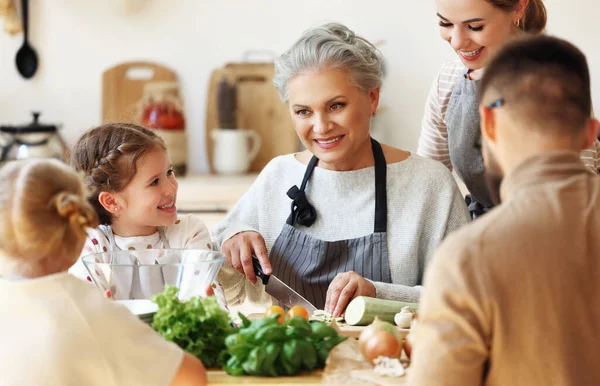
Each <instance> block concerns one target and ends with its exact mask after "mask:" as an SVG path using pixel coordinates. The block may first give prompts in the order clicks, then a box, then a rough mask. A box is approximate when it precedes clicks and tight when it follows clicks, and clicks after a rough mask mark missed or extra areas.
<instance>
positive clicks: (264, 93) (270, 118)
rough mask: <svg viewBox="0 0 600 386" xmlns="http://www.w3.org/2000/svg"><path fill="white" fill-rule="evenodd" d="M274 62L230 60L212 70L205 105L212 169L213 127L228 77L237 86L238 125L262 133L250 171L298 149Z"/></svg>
mask: <svg viewBox="0 0 600 386" xmlns="http://www.w3.org/2000/svg"><path fill="white" fill-rule="evenodd" d="M274 72H275V69H274V66H273V63H229V64H227V65H225V66H224V67H223V68H218V69H216V70H214V71H213V73H212V76H211V78H210V83H209V86H208V94H207V106H206V148H207V152H208V160H209V165H210V168H211V171H213V170H214V169H213V166H212V160H213V150H214V144H213V140H212V138H211V131H212V130H213V129H215V128H218V127H219V121H218V108H217V107H218V106H217V94H218V84H219V82H220V81H221V79H223V77H225V78H226V79H227V80H228V81H229V82H230V83H235V84H236V86H237V127H238V128H243V129H252V130H254V131H256V133H258V135H259V136H260V137H261V142H262V145H261V148H260V151H259V153H258V155H257V157H256V159H255V160H254V162H252V164H251V165H250V169H249V172H255V173H256V172H260V171H261V170H262V169H263V168H264V167H265V165H266V164H267V163H269V161H270V160H271V159H273V158H274V157H277V156H279V155H283V154H289V153H293V152H295V151H298V148H299V139H298V136H297V135H296V132H295V131H294V128H293V126H292V121H291V118H290V115H289V112H288V109H287V106H286V105H285V104H284V103H283V102H282V101H281V99H280V98H279V94H278V93H277V90H276V89H275V87H274V86H273V74H274Z"/></svg>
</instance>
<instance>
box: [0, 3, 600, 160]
mask: <svg viewBox="0 0 600 386" xmlns="http://www.w3.org/2000/svg"><path fill="white" fill-rule="evenodd" d="M127 1H131V2H142V3H145V6H144V7H143V8H142V9H141V10H139V11H137V12H134V13H131V14H125V13H123V12H120V11H119V9H120V8H119V7H118V4H119V3H122V2H127ZM130 4H131V3H130ZM434 4H435V3H434V0H296V1H291V0H245V1H244V0H30V24H31V32H30V36H31V40H32V45H33V46H34V47H35V48H36V49H37V51H38V54H39V56H40V60H41V65H40V68H39V72H38V73H37V74H36V76H35V77H34V78H33V79H32V80H29V81H27V80H23V79H22V78H21V77H20V76H19V75H18V73H17V71H16V68H15V64H14V56H15V54H16V51H17V50H18V48H19V46H20V44H21V41H22V36H17V37H12V38H11V37H9V36H8V35H6V34H5V33H3V32H0V123H2V124H6V123H22V122H26V121H27V120H28V119H29V112H30V111H32V110H40V111H42V112H43V116H42V117H43V120H44V121H46V122H52V123H55V122H60V123H62V124H63V135H64V136H65V137H66V139H67V141H68V142H69V143H72V141H73V140H74V138H75V137H76V136H77V134H78V133H79V132H80V131H81V130H83V129H85V128H87V127H90V126H92V125H96V124H98V123H99V121H100V112H101V74H102V71H103V70H104V69H106V68H107V67H109V66H112V65H114V64H116V63H118V62H121V61H125V60H136V59H145V60H154V61H157V62H161V63H163V64H165V65H168V66H170V67H172V68H173V69H174V70H175V71H176V72H177V73H178V75H179V78H180V81H181V83H182V86H183V97H184V99H185V104H186V114H187V120H188V130H189V131H188V132H189V135H190V137H191V138H190V149H192V148H193V149H195V151H194V152H193V153H191V154H192V156H191V159H190V164H191V168H192V170H193V171H196V172H198V171H203V170H205V169H204V168H205V167H206V160H205V159H204V152H203V151H198V149H200V150H202V149H203V146H204V113H205V111H204V110H205V98H206V89H207V82H208V79H209V75H210V72H211V71H212V70H213V69H214V68H216V67H219V66H222V65H223V64H224V63H225V62H227V61H236V60H239V59H240V58H241V54H242V52H243V51H245V50H247V49H268V50H272V51H275V52H282V51H283V50H285V49H286V48H287V47H288V46H289V45H291V44H292V43H293V42H294V40H295V39H296V38H297V37H298V36H299V34H300V33H301V32H302V31H303V30H304V29H306V28H307V27H309V26H312V25H316V24H320V23H322V22H326V21H339V22H342V23H345V24H347V25H348V26H349V27H350V28H352V29H354V30H355V31H356V32H357V33H358V34H360V35H362V36H365V37H367V38H368V39H370V40H371V41H378V40H385V44H384V45H383V46H381V50H382V52H383V53H384V55H385V58H386V61H387V65H388V77H387V79H386V80H385V85H384V90H383V95H382V103H383V104H384V105H386V106H387V111H386V112H384V113H382V114H381V115H380V116H379V117H378V122H377V125H378V129H377V130H378V137H380V138H382V139H384V140H385V141H386V142H388V143H391V144H394V145H396V146H400V147H403V148H407V149H409V150H415V149H416V146H417V140H418V136H419V130H420V121H421V115H422V111H423V104H424V101H425V98H426V95H427V92H428V90H429V87H430V85H431V82H432V80H433V78H434V76H435V74H436V72H437V70H438V69H439V67H440V66H441V64H442V62H443V61H445V60H448V59H453V58H454V54H453V53H452V51H451V50H450V48H449V47H448V46H447V44H446V43H445V42H443V41H442V40H441V39H440V38H439V36H438V28H437V26H436V23H437V21H436V17H435V5H434ZM547 7H548V9H549V15H550V22H549V30H550V32H551V33H553V34H556V35H559V36H561V37H565V38H568V39H570V40H571V41H573V42H574V43H575V44H577V45H578V46H579V47H580V48H581V49H582V50H583V51H584V52H585V53H586V54H587V55H588V59H589V62H590V66H591V69H592V77H593V88H594V97H595V106H596V110H597V111H599V110H600V45H599V44H598V42H597V40H598V37H599V36H600V32H599V30H598V23H597V19H598V11H600V3H599V2H598V1H597V0H547Z"/></svg>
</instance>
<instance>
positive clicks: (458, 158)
mask: <svg viewBox="0 0 600 386" xmlns="http://www.w3.org/2000/svg"><path fill="white" fill-rule="evenodd" d="M478 84H479V82H478V81H473V80H469V79H468V77H467V74H465V75H464V76H461V77H460V78H459V79H458V81H457V82H456V85H455V86H454V90H453V91H452V96H451V98H450V102H449V103H448V109H447V110H446V127H447V131H448V150H449V152H450V160H451V162H452V166H453V168H454V170H455V171H456V173H457V174H458V176H459V177H460V179H461V180H462V181H463V182H464V183H465V185H466V186H467V189H469V193H470V195H469V196H467V197H466V202H467V205H468V206H469V212H471V216H472V217H473V218H477V217H478V216H480V215H482V214H483V213H485V212H487V211H488V210H489V209H490V208H491V207H492V206H493V203H492V200H491V198H490V194H489V193H488V188H487V185H486V182H485V179H484V166H483V157H482V155H481V131H480V126H479V122H480V121H479V111H478V103H477V87H478Z"/></svg>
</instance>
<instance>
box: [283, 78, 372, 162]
mask: <svg viewBox="0 0 600 386" xmlns="http://www.w3.org/2000/svg"><path fill="white" fill-rule="evenodd" d="M288 90H289V108H290V114H291V116H292V121H293V123H294V128H295V129H296V133H297V134H298V136H299V137H300V140H301V141H302V143H303V144H304V146H305V147H306V149H307V150H308V151H310V152H311V153H312V154H314V155H315V156H317V157H318V158H319V160H320V162H319V166H320V167H323V168H327V169H332V170H355V169H360V168H363V167H367V166H370V164H372V159H373V157H372V152H371V143H370V128H371V116H372V115H373V114H374V112H375V110H376V109H377V105H378V103H379V89H378V88H377V89H374V90H371V91H369V92H365V91H363V90H361V89H359V88H358V87H356V86H355V85H354V84H353V83H352V82H351V79H350V77H349V75H348V73H347V72H346V71H344V70H342V69H325V70H320V71H311V72H305V73H301V74H299V75H296V76H295V77H293V78H292V79H290V80H289V82H288Z"/></svg>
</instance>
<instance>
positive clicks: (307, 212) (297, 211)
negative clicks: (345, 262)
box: [286, 138, 387, 232]
mask: <svg viewBox="0 0 600 386" xmlns="http://www.w3.org/2000/svg"><path fill="white" fill-rule="evenodd" d="M371 147H372V149H373V158H374V160H375V232H387V162H386V161H385V155H384V154H383V149H382V148H381V145H380V144H379V142H377V141H376V140H374V139H373V138H371ZM317 162H319V159H318V158H317V157H316V156H313V157H312V158H311V159H310V162H309V163H308V166H307V167H306V171H305V172H304V177H303V178H302V185H300V188H298V187H297V186H296V185H294V186H292V187H291V188H290V189H289V190H288V192H287V195H288V197H289V198H291V199H292V209H291V214H290V216H289V217H288V219H287V221H286V222H287V224H288V225H292V226H293V225H294V222H295V221H297V222H298V224H300V225H304V226H307V227H310V226H311V225H312V224H314V222H315V221H316V219H317V212H316V210H315V208H314V207H313V206H312V205H311V204H310V203H309V202H308V200H307V199H306V195H305V189H306V185H307V184H308V180H309V179H310V176H311V175H312V173H313V171H314V170H315V167H316V165H317Z"/></svg>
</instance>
